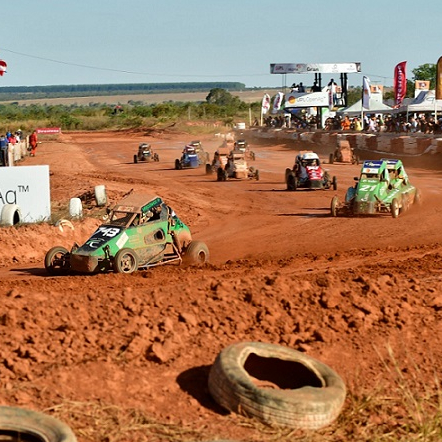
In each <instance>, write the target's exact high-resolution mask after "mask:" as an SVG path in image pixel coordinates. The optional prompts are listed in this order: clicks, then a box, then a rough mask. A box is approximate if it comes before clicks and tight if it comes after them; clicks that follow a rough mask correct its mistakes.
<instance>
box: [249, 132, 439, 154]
mask: <svg viewBox="0 0 442 442" xmlns="http://www.w3.org/2000/svg"><path fill="white" fill-rule="evenodd" d="M245 132H246V133H244V135H246V136H251V137H252V138H266V139H269V138H276V139H291V140H299V141H302V142H305V143H312V144H324V145H327V146H333V145H334V146H337V145H338V143H339V140H348V141H349V143H350V146H351V147H353V148H357V149H360V150H371V151H374V152H379V153H391V154H404V155H410V156H419V155H423V154H428V153H430V154H434V153H442V138H433V137H431V136H419V135H418V136H410V135H400V136H396V137H395V136H386V135H385V134H381V135H378V134H369V133H349V134H347V133H337V132H321V131H317V132H309V131H305V132H294V131H292V130H282V129H269V128H259V129H249V130H246V131H245Z"/></svg>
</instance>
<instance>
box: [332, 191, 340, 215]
mask: <svg viewBox="0 0 442 442" xmlns="http://www.w3.org/2000/svg"><path fill="white" fill-rule="evenodd" d="M338 208H339V198H338V197H337V196H336V195H335V196H334V197H333V198H332V200H331V204H330V214H331V216H333V217H337V216H338Z"/></svg>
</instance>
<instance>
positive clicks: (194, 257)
mask: <svg viewBox="0 0 442 442" xmlns="http://www.w3.org/2000/svg"><path fill="white" fill-rule="evenodd" d="M208 261H209V249H208V247H207V245H206V244H205V243H204V242H202V241H192V242H191V243H190V244H189V247H187V249H186V250H185V253H184V256H183V265H186V266H187V265H192V264H204V263H205V262H208Z"/></svg>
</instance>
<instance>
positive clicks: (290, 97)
mask: <svg viewBox="0 0 442 442" xmlns="http://www.w3.org/2000/svg"><path fill="white" fill-rule="evenodd" d="M320 106H328V93H327V92H312V93H311V94H305V93H302V92H290V93H289V94H286V96H285V105H284V108H285V109H287V108H293V107H295V108H296V107H320Z"/></svg>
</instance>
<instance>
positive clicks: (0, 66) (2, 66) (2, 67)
mask: <svg viewBox="0 0 442 442" xmlns="http://www.w3.org/2000/svg"><path fill="white" fill-rule="evenodd" d="M7 67H8V65H7V64H6V61H4V60H0V75H1V76H3V74H4V73H5V72H6V68H7Z"/></svg>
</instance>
